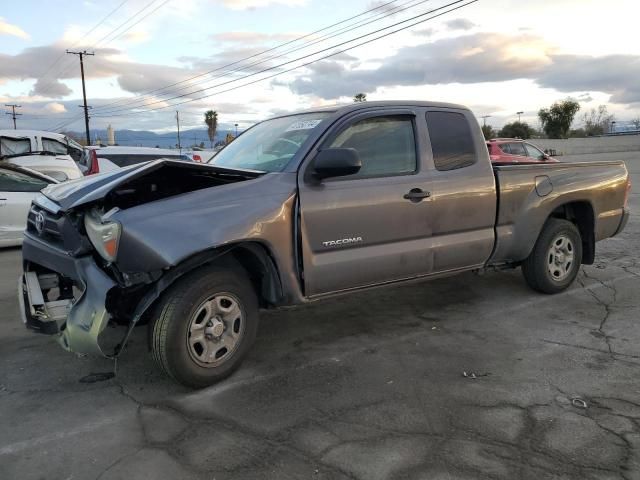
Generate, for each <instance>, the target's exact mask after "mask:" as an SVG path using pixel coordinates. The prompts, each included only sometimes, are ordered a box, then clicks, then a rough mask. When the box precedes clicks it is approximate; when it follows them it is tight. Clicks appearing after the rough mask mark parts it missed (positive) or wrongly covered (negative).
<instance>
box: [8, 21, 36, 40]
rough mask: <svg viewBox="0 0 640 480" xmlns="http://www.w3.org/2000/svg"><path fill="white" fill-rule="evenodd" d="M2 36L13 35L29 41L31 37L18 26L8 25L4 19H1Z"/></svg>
mask: <svg viewBox="0 0 640 480" xmlns="http://www.w3.org/2000/svg"><path fill="white" fill-rule="evenodd" d="M0 35H12V36H14V37H19V38H22V39H24V40H29V39H30V38H31V37H30V35H29V34H28V33H27V32H25V31H24V30H22V29H21V28H20V27H18V26H17V25H12V24H10V23H8V22H7V21H6V20H5V19H4V18H2V17H0Z"/></svg>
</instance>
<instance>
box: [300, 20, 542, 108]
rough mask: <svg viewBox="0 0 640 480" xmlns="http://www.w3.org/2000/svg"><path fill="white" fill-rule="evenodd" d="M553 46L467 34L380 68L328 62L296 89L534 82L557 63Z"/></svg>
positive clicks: (322, 92) (327, 93)
mask: <svg viewBox="0 0 640 480" xmlns="http://www.w3.org/2000/svg"><path fill="white" fill-rule="evenodd" d="M550 50H551V48H550V47H549V46H548V45H547V44H545V43H544V42H543V41H542V40H540V39H539V38H537V37H533V36H526V35H521V36H518V37H515V38H514V37H509V36H505V35H501V34H491V33H485V34H482V35H480V34H477V35H465V36H462V37H456V38H446V39H442V40H438V41H436V42H431V43H424V44H422V45H416V46H410V47H403V48H401V49H399V50H398V51H397V52H396V53H395V54H394V55H391V56H390V57H387V58H385V59H384V60H383V61H382V62H381V66H380V67H379V68H376V69H368V70H361V69H355V70H351V69H348V68H347V67H346V66H345V65H344V64H341V63H338V62H335V61H332V60H327V61H323V62H318V63H316V64H313V65H311V66H310V67H309V70H310V74H309V75H303V76H300V77H298V78H297V79H296V80H294V81H293V82H292V83H291V84H290V87H291V89H292V90H293V91H294V92H296V93H300V94H315V95H318V96H320V97H322V98H338V97H341V96H351V95H352V94H353V92H373V91H375V90H376V88H378V87H384V86H389V87H390V86H408V85H424V84H431V85H433V84H443V83H454V82H458V83H477V82H496V81H501V80H512V79H516V78H530V77H531V76H532V75H534V74H536V73H538V72H539V71H540V70H541V69H543V68H544V67H545V66H546V65H549V64H550V63H551V59H550V57H549V53H548V52H549V51H550Z"/></svg>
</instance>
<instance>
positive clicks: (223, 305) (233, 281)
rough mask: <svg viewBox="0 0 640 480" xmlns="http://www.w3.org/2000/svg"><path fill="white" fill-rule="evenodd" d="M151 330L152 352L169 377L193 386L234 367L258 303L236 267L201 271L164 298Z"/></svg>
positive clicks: (250, 336) (251, 331)
mask: <svg viewBox="0 0 640 480" xmlns="http://www.w3.org/2000/svg"><path fill="white" fill-rule="evenodd" d="M155 317H156V318H155V321H153V322H152V323H151V324H150V328H151V332H150V335H151V353H152V356H153V358H154V360H155V361H156V363H157V364H158V365H159V366H160V367H161V368H162V369H163V370H164V371H165V372H166V373H167V374H168V375H169V376H170V377H172V378H173V379H175V380H176V381H178V382H180V383H182V384H183V385H186V386H188V387H193V388H202V387H206V386H209V385H212V384H213V383H215V382H217V381H219V380H222V379H223V378H225V377H227V376H229V375H230V374H231V373H233V371H234V370H235V369H236V368H238V366H239V365H240V363H241V362H242V360H243V359H244V357H245V356H246V354H247V353H248V351H249V348H250V347H251V345H252V344H253V341H254V340H255V337H256V332H257V329H258V299H257V297H256V294H255V292H254V290H253V287H252V285H251V283H250V281H249V279H248V278H247V276H246V274H245V273H244V272H243V271H242V270H241V269H240V268H237V269H231V268H220V267H204V268H202V269H200V270H197V271H196V272H193V273H191V274H189V275H187V276H186V277H185V278H183V279H181V280H180V281H178V282H177V283H176V284H175V285H174V286H173V287H171V288H170V289H169V290H168V291H167V292H165V294H164V295H163V297H162V299H161V301H160V304H159V305H158V307H157V309H156V315H155Z"/></svg>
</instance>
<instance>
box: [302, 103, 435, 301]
mask: <svg viewBox="0 0 640 480" xmlns="http://www.w3.org/2000/svg"><path fill="white" fill-rule="evenodd" d="M383 112H384V111H383ZM420 122H421V120H420V116H417V115H416V114H415V112H413V111H406V110H403V111H395V112H389V113H381V112H380V111H378V112H376V113H366V114H360V115H356V116H355V117H352V118H351V119H349V120H347V121H346V122H343V123H342V124H339V125H338V126H337V127H336V128H335V130H334V131H333V132H330V133H329V136H328V137H327V138H326V140H325V141H324V142H323V144H322V146H321V147H320V150H322V149H324V148H331V147H340V148H353V149H355V150H356V151H357V152H358V154H359V157H360V160H361V162H362V168H361V169H360V171H359V172H358V173H356V174H353V175H349V176H345V177H336V178H329V179H324V180H323V181H322V182H318V181H313V180H310V179H309V178H306V179H305V175H304V171H305V169H304V168H303V169H301V171H300V173H299V175H300V177H299V193H300V220H301V238H302V254H303V263H304V284H305V294H306V295H307V296H311V297H313V296H317V295H322V294H326V293H330V292H336V291H341V290H348V289H353V288H360V287H365V286H368V285H373V284H379V283H385V282H390V281H394V280H399V279H405V278H411V277H416V276H421V275H425V274H427V273H430V272H431V271H432V269H433V258H432V253H431V245H430V244H431V241H430V240H431V231H432V225H431V223H430V221H429V212H430V210H431V201H430V199H429V191H430V189H431V180H430V178H429V176H428V174H427V172H426V170H425V169H424V168H423V166H422V161H421V159H422V158H423V152H422V150H423V147H424V145H423V142H422V141H421V140H420V139H421V138H426V135H424V134H422V135H421V134H420V133H421V132H423V128H424V125H423V124H421V123H420ZM309 167H310V168H312V165H310V166H309ZM410 192H414V193H415V192H422V194H423V196H422V197H420V196H419V195H416V196H412V195H410Z"/></svg>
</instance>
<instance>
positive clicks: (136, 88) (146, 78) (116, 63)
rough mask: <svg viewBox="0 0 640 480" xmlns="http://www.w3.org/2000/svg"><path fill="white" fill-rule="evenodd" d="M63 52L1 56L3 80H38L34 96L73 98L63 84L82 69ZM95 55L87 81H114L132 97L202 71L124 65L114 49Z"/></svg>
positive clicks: (54, 49) (52, 48)
mask: <svg viewBox="0 0 640 480" xmlns="http://www.w3.org/2000/svg"><path fill="white" fill-rule="evenodd" d="M64 51H65V50H64V48H63V47H62V46H61V45H57V44H56V45H50V46H44V47H31V48H26V49H24V50H23V51H22V52H20V53H18V54H16V55H7V54H2V53H0V80H7V79H20V80H24V79H36V82H35V84H34V86H33V88H32V90H31V92H30V94H31V95H41V96H44V97H49V98H62V97H65V96H67V95H70V94H71V93H72V90H71V89H70V88H69V87H68V86H67V85H66V84H65V83H63V82H62V81H61V80H67V79H77V78H79V77H80V68H79V67H78V61H77V58H75V57H74V58H67V57H68V56H65V55H64ZM95 53H96V55H95V56H93V57H87V58H86V59H85V76H86V78H87V79H95V78H109V77H115V78H116V81H117V83H118V84H119V85H120V87H121V88H122V89H123V90H125V91H126V92H130V93H141V92H146V91H148V90H152V89H156V88H161V87H164V86H166V85H169V84H173V83H176V82H180V81H182V80H185V79H187V78H189V77H192V76H194V75H197V74H198V73H200V72H201V71H202V70H200V69H198V68H197V67H194V66H185V67H184V68H180V67H169V66H165V65H155V64H146V63H138V62H130V61H123V60H122V58H123V55H122V52H121V51H120V50H118V49H115V48H98V49H95ZM61 55H62V58H61V59H60V61H59V62H57V63H56V64H55V65H54V67H53V68H51V69H49V68H48V67H49V66H50V65H52V62H53V61H54V60H55V59H57V58H59V57H60V56H61ZM174 90H175V89H174ZM187 91H188V89H187ZM180 93H184V91H181V92H180Z"/></svg>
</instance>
